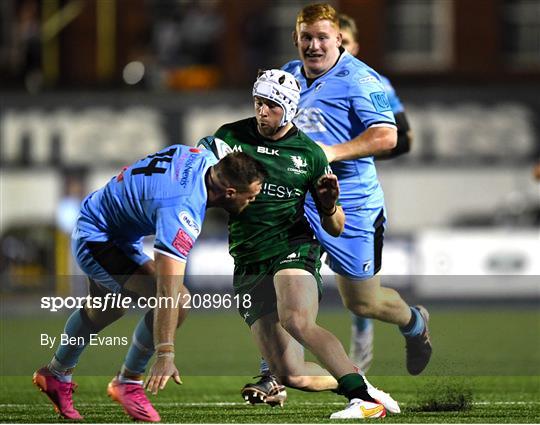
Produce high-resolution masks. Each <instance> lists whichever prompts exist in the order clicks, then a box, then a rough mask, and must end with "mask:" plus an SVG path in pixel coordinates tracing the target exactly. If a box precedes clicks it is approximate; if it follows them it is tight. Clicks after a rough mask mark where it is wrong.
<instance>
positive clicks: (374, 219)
mask: <svg viewBox="0 0 540 425" xmlns="http://www.w3.org/2000/svg"><path fill="white" fill-rule="evenodd" d="M343 211H344V212H345V230H344V231H343V233H342V234H341V236H340V237H339V238H334V237H332V236H330V235H329V234H328V233H326V232H325V231H324V229H323V228H322V226H321V222H320V218H319V213H318V212H317V209H316V207H314V205H313V204H307V203H306V205H305V216H306V218H307V219H308V221H309V224H310V225H311V228H312V229H313V231H314V233H315V236H316V237H317V239H318V241H319V242H320V244H321V245H322V248H323V251H325V252H326V253H327V255H328V266H329V267H330V269H332V271H333V272H334V273H337V274H339V275H341V276H345V277H348V278H350V279H358V280H364V279H368V278H370V277H373V276H374V275H375V274H377V273H378V272H379V271H380V269H381V263H382V247H383V239H384V223H385V222H386V218H385V216H384V209H383V208H358V207H350V208H347V207H345V206H343Z"/></svg>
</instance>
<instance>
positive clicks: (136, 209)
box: [72, 145, 217, 292]
mask: <svg viewBox="0 0 540 425" xmlns="http://www.w3.org/2000/svg"><path fill="white" fill-rule="evenodd" d="M216 162H217V160H216V159H215V156H214V155H211V154H209V153H208V152H206V151H200V150H198V149H195V148H190V147H187V146H182V145H174V146H170V147H168V148H166V149H164V150H162V151H160V152H158V153H156V154H153V155H149V156H147V157H146V158H144V159H141V160H140V161H138V162H136V163H135V164H133V165H132V166H130V167H128V168H126V169H124V170H123V171H122V172H121V173H120V174H119V175H118V176H116V177H114V178H112V179H111V180H110V181H109V183H108V184H107V185H106V186H105V187H103V188H102V189H100V190H98V191H96V192H94V193H92V194H90V195H88V197H87V198H86V199H85V200H84V201H83V203H82V208H81V213H80V216H79V219H78V222H77V227H76V229H75V231H74V232H73V237H72V239H73V244H72V247H73V254H74V256H75V257H76V258H77V260H78V262H79V263H80V265H81V268H82V269H83V271H84V272H85V273H86V274H88V276H90V277H91V278H93V279H94V280H96V281H97V282H99V283H100V284H101V285H103V286H106V287H107V288H108V289H110V290H112V291H114V292H118V291H120V289H121V287H120V285H118V283H117V282H116V281H115V280H113V279H111V277H110V276H109V273H107V272H105V271H104V270H103V269H102V267H100V266H99V264H97V263H96V262H95V261H94V258H93V256H92V254H91V252H90V250H89V249H88V247H87V242H105V241H111V240H112V241H114V242H115V243H116V245H118V246H121V247H123V248H124V251H125V252H127V253H128V255H129V257H130V258H131V259H132V260H133V262H134V263H136V264H138V265H142V264H144V263H146V262H147V261H149V260H150V258H149V257H148V256H147V255H146V254H144V253H143V251H142V238H143V237H144V236H147V235H154V234H155V243H154V250H155V251H156V252H159V253H161V254H164V255H166V256H169V257H172V258H174V259H176V260H179V261H183V262H185V261H186V258H187V255H188V253H189V251H190V249H191V248H192V246H193V243H194V242H195V239H196V238H197V236H198V235H199V232H200V229H201V226H202V223H203V221H204V216H205V212H206V201H207V193H206V187H205V182H204V176H205V174H206V171H207V170H208V168H209V167H211V166H212V165H214V164H215V163H216Z"/></svg>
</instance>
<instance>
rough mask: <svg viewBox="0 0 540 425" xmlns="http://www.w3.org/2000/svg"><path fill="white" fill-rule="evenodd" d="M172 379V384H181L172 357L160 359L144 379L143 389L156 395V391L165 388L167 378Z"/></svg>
mask: <svg viewBox="0 0 540 425" xmlns="http://www.w3.org/2000/svg"><path fill="white" fill-rule="evenodd" d="M171 377H172V378H173V380H174V382H176V383H177V384H181V383H182V380H181V379H180V373H179V372H178V369H177V368H176V366H175V364H174V358H173V357H160V358H158V359H157V360H156V362H155V363H154V365H153V366H152V368H151V369H150V373H149V374H148V376H147V377H146V382H145V383H144V388H146V389H147V390H148V391H150V392H151V393H152V394H154V395H156V394H157V393H158V390H162V389H164V388H165V385H166V384H167V381H168V380H169V378H171Z"/></svg>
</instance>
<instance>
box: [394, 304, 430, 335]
mask: <svg viewBox="0 0 540 425" xmlns="http://www.w3.org/2000/svg"><path fill="white" fill-rule="evenodd" d="M410 309H411V313H412V315H411V320H410V321H409V323H408V324H407V325H406V326H403V327H400V328H399V330H400V331H401V333H402V334H403V336H404V337H405V338H410V337H415V336H418V335H420V334H421V333H422V332H423V331H424V328H425V326H426V324H425V323H424V318H423V317H422V315H421V314H420V312H419V311H418V309H417V308H415V307H410Z"/></svg>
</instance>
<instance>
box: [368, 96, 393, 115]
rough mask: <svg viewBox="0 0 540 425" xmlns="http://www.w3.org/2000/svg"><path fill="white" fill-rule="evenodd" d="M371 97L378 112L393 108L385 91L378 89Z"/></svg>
mask: <svg viewBox="0 0 540 425" xmlns="http://www.w3.org/2000/svg"><path fill="white" fill-rule="evenodd" d="M369 97H371V101H372V102H373V105H374V106H375V109H376V110H377V112H387V111H391V110H392V108H391V107H390V102H388V97H386V93H385V92H383V91H378V92H375V93H371V94H370V95H369Z"/></svg>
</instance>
